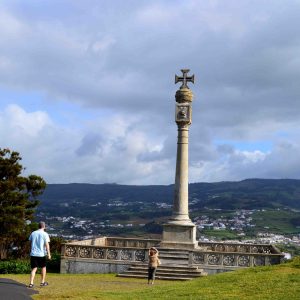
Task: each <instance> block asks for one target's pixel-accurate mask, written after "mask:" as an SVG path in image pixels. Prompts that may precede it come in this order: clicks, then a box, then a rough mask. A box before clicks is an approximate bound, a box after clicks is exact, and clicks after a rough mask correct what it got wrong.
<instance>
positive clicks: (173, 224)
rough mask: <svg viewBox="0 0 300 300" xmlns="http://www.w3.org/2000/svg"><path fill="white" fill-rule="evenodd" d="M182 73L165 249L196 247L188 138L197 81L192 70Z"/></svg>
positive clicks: (164, 240)
mask: <svg viewBox="0 0 300 300" xmlns="http://www.w3.org/2000/svg"><path fill="white" fill-rule="evenodd" d="M181 71H182V73H183V77H177V76H176V77H175V83H177V82H178V81H182V82H183V83H182V85H181V87H180V89H179V90H178V91H177V92H176V95H175V98H176V102H177V104H176V110H175V121H176V124H177V126H178V138H177V160H176V174H175V195H174V202H173V212H172V217H171V218H170V219H169V221H168V222H167V223H166V224H164V225H163V228H164V229H163V239H162V242H161V247H172V248H195V247H196V246H197V242H196V226H195V225H194V224H193V223H192V221H191V220H190V218H189V211H188V205H189V204H188V198H189V192H188V144H189V140H188V139H189V126H190V125H191V123H192V107H191V102H192V100H193V93H192V91H191V90H190V89H189V87H188V86H187V82H188V81H191V82H194V76H192V77H187V73H188V72H189V70H186V69H183V70H181Z"/></svg>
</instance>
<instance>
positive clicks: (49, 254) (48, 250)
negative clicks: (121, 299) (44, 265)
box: [46, 242, 51, 259]
mask: <svg viewBox="0 0 300 300" xmlns="http://www.w3.org/2000/svg"><path fill="white" fill-rule="evenodd" d="M46 250H47V256H48V258H49V259H51V253H50V246H49V243H48V242H46Z"/></svg>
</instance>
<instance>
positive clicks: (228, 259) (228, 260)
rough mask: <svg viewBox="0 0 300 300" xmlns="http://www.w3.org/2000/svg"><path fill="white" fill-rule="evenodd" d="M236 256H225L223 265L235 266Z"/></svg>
mask: <svg viewBox="0 0 300 300" xmlns="http://www.w3.org/2000/svg"><path fill="white" fill-rule="evenodd" d="M234 261H235V259H234V255H225V256H224V258H223V265H224V266H234Z"/></svg>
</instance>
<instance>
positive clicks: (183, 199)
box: [172, 125, 190, 221]
mask: <svg viewBox="0 0 300 300" xmlns="http://www.w3.org/2000/svg"><path fill="white" fill-rule="evenodd" d="M188 143H189V128H188V125H178V139H177V160H176V174H175V197H174V203H173V216H172V220H178V221H190V219H189V207H188V197H189V192H188V184H189V182H188V155H189V154H188V151H189V149H188V147H189V146H188V145H189V144H188Z"/></svg>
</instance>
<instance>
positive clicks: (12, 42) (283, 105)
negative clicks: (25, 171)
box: [0, 0, 300, 183]
mask: <svg viewBox="0 0 300 300" xmlns="http://www.w3.org/2000/svg"><path fill="white" fill-rule="evenodd" d="M0 11H1V13H0V35H1V40H0V82H1V83H0V89H1V88H2V89H7V90H10V91H18V93H24V94H25V93H33V94H37V95H39V96H38V97H41V99H43V100H40V101H41V102H43V108H40V109H39V108H35V109H32V110H31V109H29V108H28V107H29V106H27V105H26V104H24V101H23V102H20V101H18V100H17V99H13V100H12V102H11V103H15V105H14V106H9V107H0V110H1V120H2V121H1V123H0V124H1V127H0V131H1V137H0V140H1V145H5V144H6V145H9V146H11V147H14V148H16V150H18V149H21V150H22V151H21V150H19V151H20V152H22V156H23V157H24V161H25V157H27V158H26V159H28V161H26V162H28V164H27V165H28V166H30V167H31V166H35V167H33V171H35V170H36V171H37V173H42V174H45V176H46V177H47V178H48V180H49V181H51V182H54V181H56V182H70V181H82V182H118V183H172V182H173V177H174V176H173V171H172V170H175V158H176V125H175V124H174V120H173V117H174V106H175V101H174V100H175V99H174V94H175V91H176V89H177V88H178V87H177V86H175V85H174V82H173V81H174V75H175V73H177V74H180V69H181V68H185V67H188V68H190V69H191V73H195V76H196V82H195V85H191V87H192V89H193V91H194V94H195V100H194V102H193V124H192V125H191V129H190V166H191V172H190V180H191V181H201V180H208V181H215V180H227V179H242V178H247V177H260V176H263V177H265V176H266V177H268V176H269V177H272V176H278V177H281V176H283V177H286V176H287V177H289V176H291V177H296V178H300V173H298V172H297V170H296V168H295V167H294V166H298V164H297V163H296V161H295V159H294V157H293V155H288V153H290V154H294V153H295V152H296V151H297V149H298V147H299V145H300V140H299V136H298V135H297V134H296V133H295V128H297V127H299V125H300V121H299V120H300V104H299V103H300V102H299V101H298V100H299V96H300V84H299V78H300V77H299V75H300V74H299V72H300V71H299V70H300V60H299V51H300V39H299V34H298V28H299V26H300V19H299V17H298V16H299V11H300V4H299V1H296V0H295V1H294V0H291V1H289V4H288V5H286V3H282V2H281V1H273V2H272V4H270V2H269V1H264V0H263V1H243V2H237V1H226V2H224V1H195V0H187V1H164V2H161V1H152V2H149V1H129V2H127V1H126V3H125V2H124V1H113V2H107V1H94V0H88V1H85V2H80V1H79V2H74V1H43V3H42V4H40V3H36V2H31V1H29V2H26V3H24V1H3V2H2V3H1V4H0ZM1 25H2V26H1ZM66 102H67V103H68V104H69V107H75V109H76V110H77V111H78V113H77V114H74V115H72V114H71V112H69V111H66V115H68V114H69V117H70V118H71V119H73V121H72V124H73V125H74V124H76V125H77V126H71V125H70V123H68V122H67V121H66V119H64V120H63V121H62V122H60V123H59V124H58V123H57V115H58V114H59V115H60V116H62V115H64V113H62V112H61V111H59V112H57V113H55V111H53V110H54V107H56V106H55V103H66ZM28 105H29V104H28ZM91 112H95V114H93V113H91ZM96 112H97V113H96ZM80 114H83V115H87V116H88V117H90V118H89V121H87V120H86V119H87V118H85V119H84V121H83V122H82V119H81V118H80V117H79V116H78V115H80ZM98 118H99V119H98ZM7 129H9V130H8V131H7ZM7 132H10V134H8V133H7ZM282 132H285V134H286V136H285V137H284V138H283V137H282V136H281V134H282ZM220 140H221V141H228V143H226V142H224V143H223V144H222V145H220V143H218V141H220ZM242 143H243V144H247V143H248V144H250V143H253V144H254V145H255V146H256V145H257V148H255V147H250V148H251V149H241V148H240V147H239V145H240V144H242ZM260 143H261V145H262V146H260V145H259V144H260ZM266 143H270V144H272V145H273V146H272V147H271V149H268V150H267V151H266V150H265V149H263V145H264V144H266ZM283 145H292V146H291V147H287V148H285V147H284V146H283ZM37 161H39V162H40V164H39V165H37V163H36V162H37ZM278 161H280V162H282V163H277V162H278ZM283 162H284V163H283ZM284 165H285V166H289V167H290V173H289V172H288V169H287V168H285V167H284ZM289 174H290V175H289Z"/></svg>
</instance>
